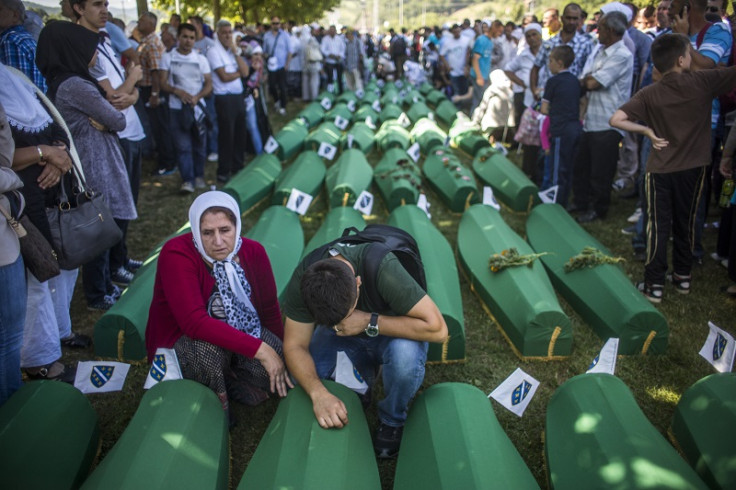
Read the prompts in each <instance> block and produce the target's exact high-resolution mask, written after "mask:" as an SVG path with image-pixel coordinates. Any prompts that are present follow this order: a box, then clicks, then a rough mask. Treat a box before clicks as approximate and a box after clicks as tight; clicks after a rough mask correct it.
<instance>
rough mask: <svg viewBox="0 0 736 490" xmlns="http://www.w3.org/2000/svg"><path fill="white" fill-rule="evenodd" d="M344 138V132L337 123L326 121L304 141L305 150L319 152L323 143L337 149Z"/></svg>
mask: <svg viewBox="0 0 736 490" xmlns="http://www.w3.org/2000/svg"><path fill="white" fill-rule="evenodd" d="M341 137H342V131H341V130H340V128H338V127H337V126H335V123H333V122H330V121H325V122H323V123H322V124H320V125H319V127H317V129H315V130H314V131H312V132H311V133H309V136H307V138H306V139H305V140H304V149H305V150H312V151H317V150H319V147H320V145H321V144H322V143H328V144H330V145H332V146H334V147H336V148H337V146H338V144H339V143H340V138H341ZM300 156H301V155H300Z"/></svg>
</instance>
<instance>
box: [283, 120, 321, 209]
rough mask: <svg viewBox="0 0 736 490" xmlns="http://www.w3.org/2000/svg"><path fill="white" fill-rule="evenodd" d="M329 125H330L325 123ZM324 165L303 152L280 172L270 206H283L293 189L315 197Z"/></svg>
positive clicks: (315, 155)
mask: <svg viewBox="0 0 736 490" xmlns="http://www.w3.org/2000/svg"><path fill="white" fill-rule="evenodd" d="M327 124H331V123H327ZM325 172H326V169H325V163H324V161H322V159H321V158H320V157H319V155H317V153H316V152H313V151H303V152H302V153H301V154H300V155H299V156H298V157H297V158H296V160H294V163H292V164H291V167H289V168H288V169H286V170H285V171H283V172H281V175H279V178H278V179H277V180H276V183H275V184H274V192H273V197H272V198H271V204H281V205H285V204H286V202H287V201H288V199H289V195H291V191H292V190H293V189H298V190H300V191H302V192H306V193H307V194H310V195H311V196H312V197H317V194H318V193H319V189H320V187H321V186H322V182H324V179H325Z"/></svg>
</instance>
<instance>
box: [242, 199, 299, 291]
mask: <svg viewBox="0 0 736 490" xmlns="http://www.w3.org/2000/svg"><path fill="white" fill-rule="evenodd" d="M247 237H248V238H250V239H251V240H255V241H257V242H258V243H260V244H261V245H263V248H265V249H266V253H267V254H268V259H269V260H270V261H271V268H272V269H273V278H274V280H275V281H276V292H277V294H278V295H281V293H282V292H283V290H284V289H286V285H287V284H288V283H289V279H291V274H292V273H293V272H294V269H295V268H296V266H297V264H298V263H299V257H301V255H302V251H303V250H304V231H303V230H302V225H301V223H300V222H299V217H298V216H297V214H296V213H295V212H293V211H290V210H289V209H287V208H285V207H283V206H271V207H270V208H268V209H266V210H265V211H264V212H263V214H262V215H261V217H260V218H259V219H258V222H257V223H256V224H255V226H253V228H251V229H250V231H249V232H248V234H247Z"/></svg>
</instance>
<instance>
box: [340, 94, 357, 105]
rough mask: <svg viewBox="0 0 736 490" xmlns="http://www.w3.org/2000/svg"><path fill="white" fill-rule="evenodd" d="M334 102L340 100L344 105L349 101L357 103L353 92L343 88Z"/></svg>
mask: <svg viewBox="0 0 736 490" xmlns="http://www.w3.org/2000/svg"><path fill="white" fill-rule="evenodd" d="M335 101H336V102H342V103H343V104H345V105H349V104H350V102H352V103H353V104H357V102H358V97H357V96H356V95H355V92H353V91H352V90H344V91H343V93H341V94H340V95H338V96H337V98H336V99H335Z"/></svg>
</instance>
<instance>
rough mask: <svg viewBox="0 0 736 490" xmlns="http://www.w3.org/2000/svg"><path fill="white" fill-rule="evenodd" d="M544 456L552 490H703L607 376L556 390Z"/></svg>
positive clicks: (628, 396)
mask: <svg viewBox="0 0 736 490" xmlns="http://www.w3.org/2000/svg"><path fill="white" fill-rule="evenodd" d="M732 447H733V446H732ZM544 454H545V457H546V460H547V474H548V475H549V485H550V488H552V489H555V488H559V489H568V488H581V489H588V488H596V489H627V490H629V489H632V490H633V489H642V490H643V489H647V490H651V489H665V488H666V489H677V490H685V489H706V488H707V487H706V486H705V484H704V483H703V482H702V481H701V480H700V479H699V478H698V475H697V474H696V473H695V471H693V469H692V468H690V467H689V466H688V464H687V463H686V462H685V460H684V459H682V457H680V455H679V454H677V451H675V449H674V448H673V447H672V446H671V445H670V444H669V443H668V442H667V441H666V440H665V438H664V437H662V435H661V434H660V433H659V432H658V431H657V429H656V428H655V427H654V426H653V425H652V424H651V423H650V422H649V421H648V420H647V418H646V417H645V416H644V414H643V413H642V411H641V409H640V408H639V407H638V405H637V404H636V401H635V400H634V397H633V395H632V394H631V391H629V388H628V387H627V386H626V385H625V384H624V382H623V381H621V380H620V379H619V378H617V377H615V376H612V375H610V374H601V373H596V374H582V375H579V376H575V377H574V378H572V379H569V380H568V381H566V382H565V383H564V384H563V385H562V386H560V387H559V388H557V391H555V393H554V394H553V395H552V397H551V398H550V400H549V403H548V404H547V422H546V424H545V442H544Z"/></svg>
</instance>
